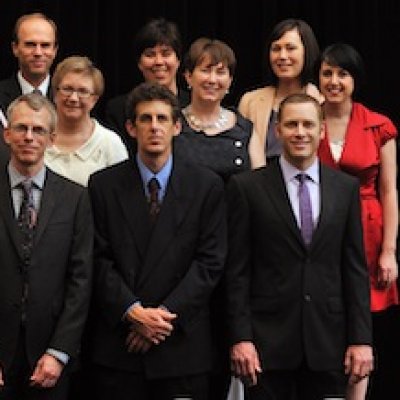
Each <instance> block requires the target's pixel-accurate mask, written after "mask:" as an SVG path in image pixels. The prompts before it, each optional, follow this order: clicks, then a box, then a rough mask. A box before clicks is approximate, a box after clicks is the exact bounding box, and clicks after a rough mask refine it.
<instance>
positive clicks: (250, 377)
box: [231, 342, 262, 386]
mask: <svg viewBox="0 0 400 400" xmlns="http://www.w3.org/2000/svg"><path fill="white" fill-rule="evenodd" d="M231 370H232V372H233V374H234V375H235V376H236V377H238V378H240V379H241V380H242V381H243V383H245V384H246V385H249V386H253V385H256V384H257V374H260V373H261V372H262V370H261V365H260V360H259V358H258V353H257V350H256V348H255V346H254V344H253V343H252V342H239V343H236V344H235V345H233V346H232V348H231Z"/></svg>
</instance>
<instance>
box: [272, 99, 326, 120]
mask: <svg viewBox="0 0 400 400" xmlns="http://www.w3.org/2000/svg"><path fill="white" fill-rule="evenodd" d="M302 103H312V104H314V106H315V109H316V110H317V113H318V118H319V120H320V122H322V120H323V119H324V117H323V112H322V107H321V104H320V103H319V102H318V100H317V99H316V98H315V97H313V96H310V95H309V94H307V93H294V94H290V95H289V96H287V97H285V98H284V99H283V100H282V101H281V103H280V105H279V110H278V114H277V117H276V120H277V121H278V122H279V121H280V120H281V117H282V112H283V109H284V108H285V106H286V105H288V104H302Z"/></svg>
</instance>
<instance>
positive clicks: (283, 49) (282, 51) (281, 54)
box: [279, 47, 287, 58]
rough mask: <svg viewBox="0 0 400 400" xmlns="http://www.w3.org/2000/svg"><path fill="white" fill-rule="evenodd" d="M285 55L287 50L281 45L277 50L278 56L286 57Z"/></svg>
mask: <svg viewBox="0 0 400 400" xmlns="http://www.w3.org/2000/svg"><path fill="white" fill-rule="evenodd" d="M286 57H287V50H286V48H285V47H282V48H281V49H280V51H279V58H286Z"/></svg>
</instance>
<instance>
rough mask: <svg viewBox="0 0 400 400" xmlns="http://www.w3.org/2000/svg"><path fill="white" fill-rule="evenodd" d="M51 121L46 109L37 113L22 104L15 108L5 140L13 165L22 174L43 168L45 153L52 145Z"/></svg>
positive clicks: (5, 131)
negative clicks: (50, 144)
mask: <svg viewBox="0 0 400 400" xmlns="http://www.w3.org/2000/svg"><path fill="white" fill-rule="evenodd" d="M50 121H51V117H50V114H49V112H48V111H47V110H46V109H45V108H44V107H43V108H41V109H40V110H39V111H35V110H32V109H31V108H30V107H29V106H28V105H27V103H25V102H21V103H19V104H18V105H17V106H16V107H15V108H14V110H13V112H12V115H11V118H10V120H9V125H8V128H6V129H5V130H4V140H5V142H6V143H7V144H8V145H9V146H10V150H11V162H12V164H13V165H14V167H15V168H16V169H17V170H18V171H19V172H21V173H22V174H24V175H28V173H27V171H33V172H34V173H35V172H37V171H39V170H40V168H42V166H43V157H44V152H45V150H46V147H47V146H48V145H49V143H50V126H51V124H50Z"/></svg>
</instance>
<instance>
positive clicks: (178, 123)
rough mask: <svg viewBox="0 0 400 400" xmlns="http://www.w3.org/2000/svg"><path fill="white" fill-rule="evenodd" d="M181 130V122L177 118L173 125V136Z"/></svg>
mask: <svg viewBox="0 0 400 400" xmlns="http://www.w3.org/2000/svg"><path fill="white" fill-rule="evenodd" d="M181 130H182V122H181V121H180V120H179V119H178V121H176V122H175V126H174V136H178V135H179V134H180V133H181Z"/></svg>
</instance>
